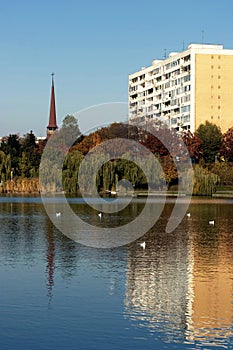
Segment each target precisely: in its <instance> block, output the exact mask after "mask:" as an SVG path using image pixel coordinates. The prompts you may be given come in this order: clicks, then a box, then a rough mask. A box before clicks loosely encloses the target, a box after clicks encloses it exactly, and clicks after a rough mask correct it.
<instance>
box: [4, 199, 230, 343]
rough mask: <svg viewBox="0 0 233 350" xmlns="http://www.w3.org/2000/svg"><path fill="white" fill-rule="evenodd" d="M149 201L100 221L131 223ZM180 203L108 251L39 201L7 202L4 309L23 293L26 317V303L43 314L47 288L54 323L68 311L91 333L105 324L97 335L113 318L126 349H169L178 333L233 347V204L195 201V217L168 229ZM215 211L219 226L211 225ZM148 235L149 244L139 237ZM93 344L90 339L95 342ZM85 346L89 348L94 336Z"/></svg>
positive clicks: (20, 303) (20, 304)
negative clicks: (72, 231) (55, 220)
mask: <svg viewBox="0 0 233 350" xmlns="http://www.w3.org/2000/svg"><path fill="white" fill-rule="evenodd" d="M142 205H143V203H141V202H140V201H139V202H137V201H134V202H133V204H132V207H131V208H130V207H129V208H126V209H125V210H124V211H122V212H121V214H115V216H113V215H112V216H110V215H109V216H106V218H105V221H104V220H102V221H101V223H99V225H103V224H106V225H107V226H111V225H113V226H114V224H120V223H121V224H122V223H125V222H128V221H129V220H130V219H131V218H132V217H135V216H137V213H139V212H140V211H141V210H142ZM153 205H154V204H153ZM153 205H152V207H151V215H153ZM173 205H174V202H173V201H170V202H168V203H167V205H166V206H165V208H164V210H163V213H162V216H161V218H160V220H159V221H158V222H157V224H156V225H155V227H154V228H153V229H151V230H150V231H149V232H148V233H147V234H146V235H145V236H144V237H142V239H140V240H138V241H137V242H133V243H132V244H130V245H128V246H126V247H120V248H117V249H106V250H102V249H93V248H88V247H85V246H81V245H79V244H76V243H75V242H73V241H72V240H70V239H68V238H67V237H65V236H63V235H62V234H61V233H60V232H58V230H57V229H56V228H55V227H54V226H53V224H52V223H51V222H50V220H49V218H48V217H47V215H46V213H45V211H44V209H43V206H42V205H41V203H40V202H39V201H38V202H37V201H36V200H35V201H34V202H33V201H32V202H27V201H26V202H23V201H21V202H20V201H16V202H14V201H11V202H10V201H8V202H7V201H5V202H1V201H0V219H1V230H0V273H1V275H0V276H1V281H3V283H2V284H1V289H0V296H1V298H0V305H1V312H2V309H3V311H4V310H5V309H4V308H2V306H3V305H5V304H6V305H7V302H8V305H10V306H11V302H12V301H11V298H15V299H13V300H16V301H14V303H12V305H13V306H14V307H12V309H11V310H14V308H15V310H16V311H14V312H15V313H16V315H17V312H18V313H19V311H20V312H21V309H20V308H24V309H25V310H26V311H22V315H23V316H22V315H21V314H20V317H24V318H26V317H25V312H26V315H27V316H28V314H29V315H30V312H32V311H34V309H35V310H36V311H37V313H38V309H39V308H38V305H37V300H36V302H35V301H34V300H35V299H37V298H38V299H39V300H40V298H42V296H43V295H44V298H45V300H43V298H42V300H41V301H40V308H41V307H42V309H43V305H44V304H46V307H47V305H48V302H49V306H53V307H51V308H50V307H49V310H52V311H51V314H49V315H50V316H49V317H50V318H48V319H50V320H52V321H51V322H50V323H49V327H51V325H52V324H54V327H60V323H61V322H59V324H58V322H57V321H56V318H57V316H58V318H59V319H60V320H61V319H63V317H64V314H66V322H67V324H69V325H70V327H71V330H73V331H74V330H75V331H76V330H77V324H85V327H86V328H85V327H84V326H83V327H84V328H85V332H84V330H83V332H84V333H85V334H87V333H88V332H89V327H92V328H91V329H98V332H97V333H96V334H95V333H94V331H93V336H94V337H95V336H96V339H99V336H100V334H101V336H102V337H104V336H105V333H106V332H105V330H106V328H107V327H108V326H109V327H110V325H111V327H110V328H109V329H108V332H109V337H111V339H112V338H114V337H116V331H114V329H115V328H114V327H117V325H118V328H117V332H118V334H117V336H118V335H119V334H120V336H119V338H118V340H119V339H120V340H119V341H121V342H122V343H119V344H118V345H119V347H118V348H127V347H126V344H129V346H128V348H132V347H134V348H135V349H142V348H148V349H149V348H150V349H152V348H153V349H154V348H156V347H155V346H154V344H155V341H156V342H158V341H161V342H162V343H161V344H165V343H166V347H167V348H171V347H173V345H174V343H176V342H178V343H179V344H178V347H179V348H182V347H183V348H186V346H189V347H191V348H196V347H198V346H199V347H202V348H209V347H210V346H217V347H221V346H222V347H229V345H230V341H231V339H232V336H233V335H232V321H233V283H232V282H233V281H232V278H233V264H232V260H233V232H232V227H233V206H232V203H231V202H228V201H226V202H219V201H217V202H214V201H211V202H210V203H209V202H208V203H206V202H205V201H199V202H197V201H195V200H193V202H192V204H191V205H190V208H189V211H190V213H191V216H190V217H185V218H184V219H183V221H182V223H181V225H180V226H179V227H178V228H177V229H176V230H175V231H174V232H172V233H170V234H165V227H166V224H167V220H168V218H169V217H170V214H171V212H172V208H173ZM181 205H182V204H181ZM72 208H73V209H74V211H78V212H79V213H81V215H83V217H85V218H87V217H88V218H89V220H90V221H91V222H92V223H93V224H95V223H96V222H97V221H98V218H97V216H96V212H94V213H93V216H92V214H91V213H92V212H90V211H88V210H87V207H86V205H85V204H83V203H73V204H72ZM212 219H214V220H215V225H214V226H212V225H209V220H212ZM143 240H145V241H146V249H145V250H143V249H142V248H141V247H140V245H139V242H141V241H143ZM5 280H6V281H7V282H8V284H9V285H6V284H4V283H5ZM22 281H23V283H22ZM20 293H21V294H20ZM15 294H16V295H17V298H16V296H15ZM25 294H26V295H27V298H28V300H26V298H25ZM9 296H10V297H11V298H10V297H9ZM9 300H10V301H9ZM25 300H26V301H25ZM27 302H28V304H29V305H30V307H31V308H32V311H30V312H29V311H28V310H30V307H29V306H27ZM123 302H124V304H123ZM122 304H123V305H122ZM61 305H62V307H61ZM15 306H17V307H15ZM33 308H34V309H33ZM53 310H55V312H54V315H53V314H52V312H53ZM67 310H68V311H67ZM113 310H114V311H113ZM12 313H13V311H12ZM32 313H33V312H32ZM8 314H9V311H8V310H7V311H6V312H5V313H4V312H3V314H2V316H1V318H2V321H4V322H5V321H7V317H9V316H7V315H8ZM70 314H72V317H73V318H72V322H73V323H72V322H71V324H70ZM45 315H46V317H47V316H48V315H47V310H46V312H45ZM52 315H53V317H52ZM11 317H14V315H13V316H12V315H11ZM15 317H16V316H15ZM31 317H32V316H31ZM37 317H38V322H39V323H40V321H41V320H43V322H45V321H44V320H45V318H46V317H45V316H44V315H40V316H37ZM40 317H41V319H40ZM13 319H14V318H13ZM32 319H33V318H31V320H32ZM17 321H18V320H17ZM4 322H3V323H4ZM43 322H42V325H41V326H40V327H43ZM6 323H7V322H6ZM16 323H17V322H16ZM9 324H11V320H9ZM47 326H48V325H47ZM72 327H73V328H72ZM95 327H97V328H95ZM86 329H87V330H86ZM133 329H135V332H134V331H133ZM63 331H64V330H63ZM66 331H67V329H66ZM67 332H68V331H67ZM101 332H102V333H101ZM114 332H115V333H114ZM138 333H140V335H141V340H139V339H138V338H137V334H138ZM35 334H36V333H35ZM61 334H64V333H63V332H61ZM78 335H79V336H80V333H78ZM58 336H59V334H58ZM101 339H102V338H101ZM135 339H136V340H137V341H135ZM142 339H143V340H142ZM84 340H85V341H86V338H85V339H84ZM123 343H124V346H125V347H124V346H123V345H122V344H123ZM77 344H78V343H77ZM77 344H76V345H77ZM91 344H94V342H93V340H91V339H90V343H89V345H90V348H91ZM106 344H107V345H106V347H105V348H106V349H107V348H108V347H107V346H108V345H109V343H108V342H106ZM130 344H131V345H130ZM121 345H122V346H121ZM62 346H63V348H64V344H63V345H62ZM85 346H87V348H89V347H88V343H87V344H86V343H85ZM12 348H13V347H12ZM99 348H101V346H100V347H99ZM103 348H104V347H103ZM115 348H117V347H115Z"/></svg>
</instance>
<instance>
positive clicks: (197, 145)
mask: <svg viewBox="0 0 233 350" xmlns="http://www.w3.org/2000/svg"><path fill="white" fill-rule="evenodd" d="M182 139H183V142H184V144H185V145H186V147H187V149H188V152H189V155H190V158H191V159H192V161H193V162H196V161H197V160H198V159H200V157H201V155H202V150H201V145H202V140H201V139H200V138H199V137H198V136H197V135H196V134H193V133H191V131H190V130H188V131H186V132H184V133H183V135H182Z"/></svg>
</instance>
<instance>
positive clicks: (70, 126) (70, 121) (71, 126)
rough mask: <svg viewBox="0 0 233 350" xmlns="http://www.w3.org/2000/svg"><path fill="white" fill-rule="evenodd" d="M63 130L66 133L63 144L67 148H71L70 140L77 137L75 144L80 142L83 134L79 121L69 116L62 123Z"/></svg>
mask: <svg viewBox="0 0 233 350" xmlns="http://www.w3.org/2000/svg"><path fill="white" fill-rule="evenodd" d="M61 130H62V131H63V132H64V133H62V135H63V142H64V143H65V145H66V146H68V147H70V146H71V145H70V140H71V139H72V138H73V136H75V140H76V141H75V143H76V142H78V141H79V137H80V136H81V132H80V129H79V126H78V120H77V119H76V118H75V117H74V116H73V115H70V114H68V115H67V116H66V117H65V118H64V119H63V122H62V127H61Z"/></svg>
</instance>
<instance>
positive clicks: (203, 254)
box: [125, 201, 233, 346]
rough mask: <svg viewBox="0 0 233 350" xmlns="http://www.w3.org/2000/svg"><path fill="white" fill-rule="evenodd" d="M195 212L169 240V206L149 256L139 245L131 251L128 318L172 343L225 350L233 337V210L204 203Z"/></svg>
mask: <svg viewBox="0 0 233 350" xmlns="http://www.w3.org/2000/svg"><path fill="white" fill-rule="evenodd" d="M194 202H195V201H194ZM190 211H191V217H190V218H185V219H184V220H183V222H182V224H181V225H180V226H179V228H178V229H177V230H176V231H175V232H173V233H172V234H170V235H168V234H165V233H164V222H163V219H165V218H167V217H169V215H170V214H169V213H170V212H171V205H167V207H166V208H165V211H164V217H163V218H162V219H161V220H160V222H159V223H158V224H157V225H156V226H155V228H154V229H153V230H152V231H151V232H150V233H149V234H148V235H147V236H146V237H145V239H146V247H147V248H146V250H145V251H142V250H141V248H140V247H139V246H138V245H137V246H133V247H131V249H130V250H129V254H128V259H127V282H126V297H125V307H126V309H125V312H126V315H127V317H130V318H131V319H132V320H133V321H134V322H138V323H139V325H140V326H142V327H147V328H148V329H149V330H150V332H158V331H159V332H160V337H162V338H163V340H164V341H166V342H170V341H181V340H182V339H183V340H184V339H186V341H189V342H191V343H192V342H197V343H202V344H204V343H205V344H207V345H208V344H209V345H210V344H212V345H219V346H221V345H222V344H223V345H224V344H225V342H226V341H227V339H228V341H229V339H230V337H231V336H232V321H233V319H232V318H233V309H232V303H233V297H232V295H233V283H232V276H233V265H232V258H233V245H232V244H233V234H232V227H233V215H232V214H233V208H232V204H230V205H222V204H216V203H212V204H211V205H210V204H205V203H202V202H200V203H196V204H194V203H193V204H192V205H191V206H190ZM213 218H214V219H215V222H216V225H215V226H214V227H212V226H210V225H209V220H211V219H213Z"/></svg>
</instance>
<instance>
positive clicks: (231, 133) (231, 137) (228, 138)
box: [220, 127, 233, 162]
mask: <svg viewBox="0 0 233 350" xmlns="http://www.w3.org/2000/svg"><path fill="white" fill-rule="evenodd" d="M220 154H221V155H222V156H223V157H224V158H225V160H227V161H228V162H233V127H231V128H230V129H228V130H227V132H226V133H225V134H224V135H223V139H222V145H221V149H220Z"/></svg>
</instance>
